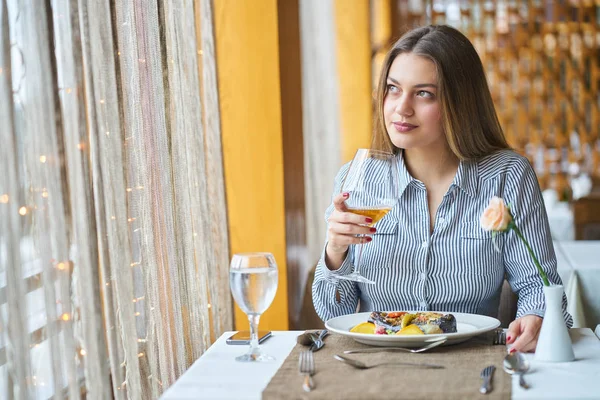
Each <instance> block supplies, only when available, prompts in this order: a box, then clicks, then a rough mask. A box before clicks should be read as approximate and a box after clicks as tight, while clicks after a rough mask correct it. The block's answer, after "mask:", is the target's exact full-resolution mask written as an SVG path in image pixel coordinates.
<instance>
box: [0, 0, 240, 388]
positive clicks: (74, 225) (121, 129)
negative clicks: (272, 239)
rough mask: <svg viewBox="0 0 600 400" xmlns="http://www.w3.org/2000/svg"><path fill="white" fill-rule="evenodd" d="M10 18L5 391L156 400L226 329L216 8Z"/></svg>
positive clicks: (0, 342) (11, 3) (0, 71)
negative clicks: (212, 10) (216, 59)
mask: <svg viewBox="0 0 600 400" xmlns="http://www.w3.org/2000/svg"><path fill="white" fill-rule="evenodd" d="M0 22H1V24H0V28H1V29H0V45H1V47H0V143H2V146H0V171H1V173H0V313H1V318H0V324H1V325H0V329H1V331H0V397H2V398H4V397H6V398H19V399H20V398H48V397H52V396H54V397H55V398H64V397H68V398H73V399H76V398H80V397H84V396H85V397H89V398H110V397H115V398H156V397H158V396H159V395H160V394H161V393H162V392H163V391H164V390H165V389H166V387H168V386H169V385H170V384H172V383H173V382H174V381H175V379H177V377H179V376H180V375H181V374H182V373H183V371H185V369H186V368H187V367H188V366H189V365H190V364H191V363H192V362H193V361H194V360H195V359H196V358H197V357H199V355H200V354H202V352H203V351H204V350H205V349H206V348H207V347H208V346H209V345H210V343H211V339H214V338H215V337H216V336H217V335H219V334H220V333H221V332H223V331H224V330H227V329H231V325H232V315H231V301H230V296H229V289H228V279H227V265H228V259H229V254H228V241H227V215H226V209H225V196H224V188H223V179H222V177H223V171H222V166H221V165H222V164H221V147H220V132H219V122H218V121H219V114H218V104H217V99H218V96H217V92H216V91H217V88H216V76H215V67H214V60H215V58H214V51H213V48H214V46H213V36H212V17H211V2H210V0H198V1H195V2H193V1H192V0H177V1H173V2H171V1H168V2H162V1H158V0H154V1H151V0H144V1H141V0H139V1H130V0H124V1H116V2H108V1H97V0H53V1H51V2H37V1H19V0H0Z"/></svg>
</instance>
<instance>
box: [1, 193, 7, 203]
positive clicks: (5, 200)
mask: <svg viewBox="0 0 600 400" xmlns="http://www.w3.org/2000/svg"><path fill="white" fill-rule="evenodd" d="M0 203H3V204H6V203H8V195H7V194H3V195H2V196H0Z"/></svg>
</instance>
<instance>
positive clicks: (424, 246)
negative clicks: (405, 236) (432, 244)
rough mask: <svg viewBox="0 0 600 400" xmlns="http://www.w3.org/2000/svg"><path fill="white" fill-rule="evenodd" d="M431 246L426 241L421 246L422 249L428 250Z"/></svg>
mask: <svg viewBox="0 0 600 400" xmlns="http://www.w3.org/2000/svg"><path fill="white" fill-rule="evenodd" d="M428 246H429V243H428V242H427V241H424V242H423V244H421V247H422V248H424V249H426V248H427V247H428Z"/></svg>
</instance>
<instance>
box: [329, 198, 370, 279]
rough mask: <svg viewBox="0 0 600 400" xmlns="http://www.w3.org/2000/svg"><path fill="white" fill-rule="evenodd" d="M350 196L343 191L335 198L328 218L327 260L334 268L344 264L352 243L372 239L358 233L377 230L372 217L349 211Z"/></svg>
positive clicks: (330, 266)
mask: <svg viewBox="0 0 600 400" xmlns="http://www.w3.org/2000/svg"><path fill="white" fill-rule="evenodd" d="M348 196H349V194H348V193H341V194H339V195H337V196H336V197H335V198H334V199H333V206H334V210H333V212H332V213H331V215H330V216H329V218H328V219H327V222H328V224H327V225H328V227H327V247H326V248H325V262H326V264H327V267H328V268H329V269H333V270H335V269H338V268H339V267H340V266H341V265H342V262H343V261H344V259H345V258H346V252H347V251H348V247H349V246H350V245H351V244H359V243H367V242H370V241H371V240H372V238H371V237H370V236H363V237H358V236H357V235H372V234H373V233H375V231H376V230H375V228H372V227H370V226H369V225H370V224H372V223H373V220H372V219H371V218H369V217H364V216H362V215H358V214H354V213H352V212H349V211H348V207H346V203H345V201H346V200H347V199H348Z"/></svg>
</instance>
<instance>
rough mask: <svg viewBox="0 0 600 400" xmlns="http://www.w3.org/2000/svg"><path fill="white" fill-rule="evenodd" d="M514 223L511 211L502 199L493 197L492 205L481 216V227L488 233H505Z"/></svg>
mask: <svg viewBox="0 0 600 400" xmlns="http://www.w3.org/2000/svg"><path fill="white" fill-rule="evenodd" d="M511 221H512V216H511V215H510V210H509V209H508V207H507V206H506V204H505V203H504V200H502V199H501V198H500V197H492V199H491V200H490V204H489V205H488V206H487V208H486V209H485V211H484V212H483V214H481V220H480V223H481V227H482V228H483V229H485V230H486V231H500V232H502V231H505V230H506V229H507V228H508V224H510V222H511Z"/></svg>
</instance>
